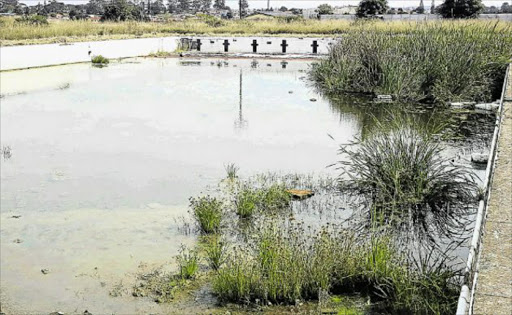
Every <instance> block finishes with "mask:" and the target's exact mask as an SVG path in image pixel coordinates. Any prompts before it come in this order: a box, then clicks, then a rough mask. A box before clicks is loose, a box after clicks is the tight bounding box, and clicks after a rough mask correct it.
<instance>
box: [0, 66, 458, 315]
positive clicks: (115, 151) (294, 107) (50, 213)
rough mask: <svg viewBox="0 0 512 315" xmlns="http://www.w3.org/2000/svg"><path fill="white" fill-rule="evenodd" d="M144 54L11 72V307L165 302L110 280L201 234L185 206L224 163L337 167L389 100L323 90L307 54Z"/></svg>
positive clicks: (316, 169) (126, 307)
mask: <svg viewBox="0 0 512 315" xmlns="http://www.w3.org/2000/svg"><path fill="white" fill-rule="evenodd" d="M139 60H142V62H140V63H134V62H133V61H123V62H121V63H115V62H114V63H111V64H109V66H108V67H106V68H102V69H99V68H94V67H92V66H90V65H87V64H79V65H69V66H62V67H51V68H43V69H33V70H24V71H16V72H6V73H2V76H1V77H0V80H1V85H0V87H1V89H2V90H1V91H0V93H1V94H2V95H4V97H3V98H2V104H1V126H0V128H1V147H2V148H4V149H3V151H2V152H3V157H4V158H3V159H0V161H1V169H2V172H1V187H2V191H1V198H2V199H1V207H0V210H1V219H2V220H1V222H2V225H1V231H0V233H1V249H2V255H1V265H2V268H1V287H2V302H3V305H2V307H3V308H4V307H7V306H9V305H10V307H11V308H13V309H15V310H17V311H27V312H34V311H41V310H49V311H54V310H55V309H59V310H62V311H66V312H76V309H78V311H81V312H83V310H81V308H84V309H85V308H88V309H89V311H91V313H98V314H101V313H109V312H113V311H115V312H119V313H122V312H124V313H140V312H145V313H147V312H150V311H155V312H163V311H162V310H163V309H162V307H164V306H156V305H154V303H152V302H151V301H141V300H140V299H138V300H137V299H134V298H132V297H129V296H124V297H122V298H116V299H114V298H111V297H109V294H108V293H109V291H110V290H111V289H112V288H113V287H114V286H115V285H117V284H119V282H122V281H124V282H125V283H130V281H131V279H133V278H134V277H133V273H134V272H136V271H137V269H138V268H139V266H140V264H141V263H144V264H148V265H151V266H155V265H162V264H165V263H168V262H169V260H171V259H172V257H173V255H175V254H176V253H177V249H178V247H179V244H180V243H182V242H183V243H191V242H193V241H194V236H193V235H183V233H181V232H180V231H179V224H178V223H177V221H176V218H178V217H180V216H184V215H186V214H187V205H188V198H189V197H190V196H196V195H198V194H200V193H201V192H208V191H210V190H212V189H214V187H215V186H216V185H217V183H218V181H219V180H220V179H221V178H223V177H224V176H225V171H224V165H226V164H227V163H231V162H233V163H235V164H236V165H238V166H239V167H240V169H241V174H240V175H241V176H243V177H248V176H250V175H254V174H257V173H261V172H266V171H274V172H281V173H303V174H312V173H314V174H328V175H329V174H330V175H336V173H335V172H336V171H335V170H334V169H333V168H326V166H328V165H330V164H332V163H333V162H335V161H337V160H338V159H339V157H338V156H337V149H338V144H339V143H347V142H348V141H350V140H352V139H354V136H355V135H358V134H363V135H364V134H367V133H369V132H371V129H372V128H373V127H372V122H373V121H374V120H373V117H374V116H378V115H380V111H381V110H382V112H384V111H385V108H384V106H385V105H383V104H379V105H378V106H381V107H376V105H367V106H361V105H364V103H365V101H364V100H362V99H357V98H351V99H347V100H334V101H331V102H329V101H328V100H327V99H325V98H322V96H321V95H318V93H316V92H315V91H314V89H312V88H310V87H309V86H308V84H307V82H306V80H305V71H307V69H308V66H309V62H307V61H296V60H293V61H286V62H283V61H278V60H260V61H258V60H221V61H217V60H213V61H205V60H202V61H201V60H187V59H183V60H182V59H156V60H155V59H139ZM22 92H23V94H20V93H22ZM312 98H315V99H317V100H318V101H317V102H311V101H310V99H312ZM233 123H234V125H235V128H233ZM329 135H330V136H332V138H334V139H335V141H333V140H332V138H331V137H330V136H329ZM464 146H465V147H467V145H466V144H464ZM5 148H9V149H8V150H7V151H6V150H5ZM10 148H13V150H15V154H11V149H10ZM450 148H453V150H455V151H454V152H451V153H450V154H453V155H455V153H457V152H459V151H460V148H458V147H457V145H453V146H451V147H450ZM450 148H449V150H450ZM449 150H448V151H449ZM7 152H8V153H7ZM6 157H8V158H6ZM209 187H210V188H209ZM19 215H21V217H19V218H17V219H13V218H12V217H13V216H19ZM16 239H19V240H22V242H21V243H16V242H13V240H16ZM144 264H143V265H144ZM43 268H44V269H49V270H50V273H48V274H46V275H43V274H42V273H41V271H40V270H41V269H43ZM95 268H97V269H95ZM102 283H103V284H102ZM77 297H78V298H77ZM78 299H79V301H80V302H77V300H78ZM5 302H7V304H5ZM4 305H7V306H4Z"/></svg>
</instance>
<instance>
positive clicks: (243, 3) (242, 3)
mask: <svg viewBox="0 0 512 315" xmlns="http://www.w3.org/2000/svg"><path fill="white" fill-rule="evenodd" d="M238 7H239V9H240V18H243V17H244V16H246V15H247V9H249V2H248V1H247V0H238Z"/></svg>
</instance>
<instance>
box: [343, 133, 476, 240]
mask: <svg viewBox="0 0 512 315" xmlns="http://www.w3.org/2000/svg"><path fill="white" fill-rule="evenodd" d="M379 129H380V132H374V133H373V134H371V135H369V136H368V137H367V138H366V139H365V140H364V141H362V140H361V139H356V140H355V141H353V142H351V143H349V144H347V145H342V146H340V150H339V153H340V155H342V156H343V160H342V161H340V162H339V167H340V169H341V171H342V174H341V176H340V184H341V189H342V191H344V192H345V193H347V194H349V195H350V196H352V197H354V198H355V202H356V203H358V204H359V205H360V207H358V212H357V214H358V215H359V217H360V219H361V223H362V224H363V226H364V228H365V229H367V228H373V227H376V226H378V227H385V228H388V229H390V230H392V231H395V232H397V235H400V236H401V237H400V239H402V240H404V242H407V241H408V240H409V237H413V238H417V239H419V240H427V241H431V242H436V238H439V237H447V238H449V239H452V238H453V237H454V236H458V235H460V234H461V232H462V231H464V227H465V224H466V223H467V219H468V216H469V214H471V213H472V211H473V210H474V202H475V201H476V199H477V196H478V189H477V188H478V185H477V184H476V182H475V177H474V175H473V173H472V171H471V170H469V169H468V168H467V167H465V166H461V165H455V164H453V163H452V162H451V159H450V158H449V157H446V156H443V155H442V153H441V152H442V149H443V147H442V145H441V144H440V142H439V140H435V139H433V138H432V137H430V136H428V134H427V133H426V132H425V131H423V130H415V129H412V127H410V126H407V125H406V124H405V123H398V124H397V125H395V126H391V127H389V128H388V127H385V126H384V125H381V127H379Z"/></svg>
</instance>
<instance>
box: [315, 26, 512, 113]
mask: <svg viewBox="0 0 512 315" xmlns="http://www.w3.org/2000/svg"><path fill="white" fill-rule="evenodd" d="M377 25H379V24H375V26H372V24H370V25H368V26H362V27H361V28H357V29H354V30H352V31H351V32H348V33H347V34H345V35H344V36H343V38H342V39H341V40H340V42H339V43H338V44H337V45H335V46H334V47H333V48H332V49H331V50H330V53H329V58H328V59H326V60H324V61H321V62H320V63H318V64H316V65H315V67H314V68H313V69H312V71H311V78H312V79H313V80H314V81H315V82H316V85H317V86H318V88H319V89H320V90H321V91H323V92H325V93H328V94H344V93H371V94H390V95H392V96H393V97H394V98H395V99H396V100H399V101H413V102H425V103H443V104H444V103H445V102H447V101H460V100H475V101H491V100H493V98H496V97H498V95H499V91H500V89H501V84H502V82H503V77H504V73H505V69H506V67H507V64H508V63H509V62H510V59H511V58H512V36H510V34H512V27H511V25H512V24H510V23H505V24H502V23H498V22H482V21H480V22H474V21H469V22H468V21H464V22H463V21H461V22H460V23H446V22H425V23H417V24H413V25H410V28H408V29H406V30H404V31H401V32H397V31H394V30H391V29H390V30H382V29H379V28H378V26H377Z"/></svg>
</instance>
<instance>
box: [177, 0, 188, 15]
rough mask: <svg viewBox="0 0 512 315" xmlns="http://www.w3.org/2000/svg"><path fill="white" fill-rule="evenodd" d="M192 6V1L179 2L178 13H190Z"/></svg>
mask: <svg viewBox="0 0 512 315" xmlns="http://www.w3.org/2000/svg"><path fill="white" fill-rule="evenodd" d="M191 7H192V4H191V3H190V0H178V7H177V13H187V12H189V11H190V9H191Z"/></svg>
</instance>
